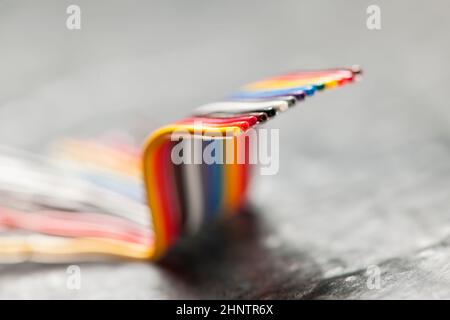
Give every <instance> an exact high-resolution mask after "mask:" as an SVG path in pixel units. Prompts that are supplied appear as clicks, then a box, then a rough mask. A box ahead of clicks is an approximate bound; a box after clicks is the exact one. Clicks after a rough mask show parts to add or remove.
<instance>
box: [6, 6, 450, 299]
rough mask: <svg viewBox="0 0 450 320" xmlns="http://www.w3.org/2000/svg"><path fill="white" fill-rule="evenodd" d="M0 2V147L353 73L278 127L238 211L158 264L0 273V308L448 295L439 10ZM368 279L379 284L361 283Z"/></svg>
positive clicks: (446, 24) (447, 144) (445, 65)
mask: <svg viewBox="0 0 450 320" xmlns="http://www.w3.org/2000/svg"><path fill="white" fill-rule="evenodd" d="M77 3H79V4H80V5H81V8H82V19H83V20H82V21H83V22H82V23H83V24H82V30H81V31H68V30H67V29H66V28H65V8H66V7H67V5H69V4H71V2H70V1H54V2H44V1H40V2H39V5H38V4H37V3H36V2H33V1H28V2H27V1H0V43H1V44H2V49H1V50H0V58H1V59H0V70H2V72H1V73H0V143H1V144H7V145H14V146H17V147H22V148H26V149H30V150H35V151H42V150H43V147H44V146H46V145H47V144H48V143H49V142H51V141H52V140H53V139H54V138H55V137H58V136H62V135H63V136H71V135H79V136H89V135H95V134H97V133H99V132H103V131H105V130H110V129H116V130H128V131H132V132H134V133H135V134H137V135H138V136H142V137H143V136H144V135H145V134H147V133H148V132H150V131H151V130H152V129H154V128H155V127H156V126H157V125H159V124H162V123H165V122H168V121H169V120H171V119H174V118H177V117H180V116H182V115H184V114H187V113H189V111H190V110H191V109H192V108H193V107H195V106H197V105H199V104H201V103H205V102H210V101H213V100H214V99H217V98H218V97H221V96H223V95H225V94H227V93H229V92H230V91H232V90H233V89H235V88H236V87H238V86H239V85H241V84H243V83H245V82H247V81H249V80H254V79H258V78H260V77H262V76H265V75H270V74H275V73H278V72H280V71H285V70H291V69H298V68H323V67H330V66H341V65H351V64H354V63H359V64H361V65H362V66H363V67H364V70H365V73H366V76H365V79H364V81H363V82H361V83H358V84H356V85H354V86H350V87H347V88H345V89H341V90H337V91H330V92H326V93H324V94H320V96H319V95H317V97H314V98H312V99H310V100H309V101H307V103H304V104H301V105H299V106H298V107H297V109H296V110H292V111H290V112H289V114H286V115H283V116H281V117H279V118H278V119H277V120H275V121H273V122H272V123H271V124H270V127H273V128H280V129H281V130H280V136H281V142H282V144H281V155H280V161H281V168H280V172H279V174H277V175H276V176H271V177H264V178H262V177H257V180H256V181H255V182H254V185H253V187H254V188H253V189H252V196H251V203H252V206H251V208H249V209H248V210H247V211H248V212H245V213H243V214H242V215H241V216H239V217H235V218H233V219H230V220H229V221H226V222H224V223H223V224H221V225H218V226H214V227H212V228H211V229H210V230H208V231H206V232H205V233H203V234H202V235H201V236H199V237H198V238H196V239H192V240H191V241H190V242H189V243H185V244H183V245H182V246H180V247H179V248H177V249H176V250H175V251H176V252H173V253H172V254H171V255H170V256H169V257H168V258H167V259H166V260H165V261H164V262H163V263H161V264H159V265H153V264H150V263H136V262H133V263H128V262H121V263H89V264H82V265H81V270H82V289H81V290H79V291H69V290H67V289H66V285H65V281H66V273H65V271H66V267H67V265H50V266H47V265H37V264H22V265H18V266H17V265H11V266H8V265H6V266H1V267H0V297H1V298H46V299H47V298H125V299H134V298H197V297H204V298H327V299H335V298H383V299H387V298H450V246H449V244H450V240H449V236H450V193H449V190H450V125H449V124H450V108H449V105H448V90H447V85H448V83H450V81H449V80H450V79H449V77H450V74H449V72H448V70H449V61H448V57H449V55H450V44H449V42H448V40H447V39H448V35H447V32H448V30H449V29H450V21H449V20H448V17H447V16H448V10H449V6H448V3H447V2H445V1H433V2H432V4H431V3H426V2H422V1H395V2H394V1H376V4H378V5H380V6H381V10H382V30H380V31H369V30H367V28H366V25H365V20H366V13H365V11H366V8H367V6H368V5H369V4H374V3H375V2H374V1H343V0H342V1H320V2H319V1H307V2H302V1H283V2H282V3H281V2H280V1H256V0H255V1H246V2H245V4H244V3H242V1H226V2H225V1H223V2H220V3H219V2H213V1H189V2H187V1H177V2H176V1H160V2H158V3H157V2H149V3H147V2H146V4H143V2H140V1H127V2H126V3H125V2H123V1H117V2H115V1H103V2H101V1H77ZM371 265H377V266H378V267H379V268H380V271H381V288H380V289H374V290H370V289H369V288H368V287H367V279H368V275H367V274H366V270H367V268H368V267H369V266H371Z"/></svg>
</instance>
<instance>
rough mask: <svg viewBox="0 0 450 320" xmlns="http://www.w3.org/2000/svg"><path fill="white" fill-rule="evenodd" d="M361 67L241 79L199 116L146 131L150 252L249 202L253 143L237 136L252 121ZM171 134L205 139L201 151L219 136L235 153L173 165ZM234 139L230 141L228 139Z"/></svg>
mask: <svg viewBox="0 0 450 320" xmlns="http://www.w3.org/2000/svg"><path fill="white" fill-rule="evenodd" d="M360 72H361V71H360V69H359V68H356V67H355V68H348V69H330V70H322V71H298V72H291V73H287V74H284V75H280V76H275V77H270V78H268V79H265V80H262V81H258V82H255V83H251V84H249V85H246V86H244V87H243V88H242V89H240V90H239V91H238V92H237V93H235V94H233V95H232V96H231V97H230V98H229V99H227V100H226V101H222V102H217V103H212V104H207V105H204V106H201V107H199V108H198V109H196V110H195V111H194V117H190V118H187V119H184V120H181V121H178V122H175V123H174V124H172V125H169V126H166V127H163V128H161V129H159V130H157V131H155V132H154V133H153V134H152V135H151V136H150V137H149V138H148V140H147V142H146V144H145V147H144V155H143V168H144V181H145V185H146V191H147V200H148V204H149V206H150V209H151V213H152V221H153V225H154V232H155V237H154V239H155V243H154V245H155V250H154V253H155V255H154V256H153V257H152V258H153V259H157V258H159V257H160V256H162V255H163V254H164V253H166V251H167V250H168V249H169V248H170V247H171V246H172V245H173V244H174V243H176V241H177V240H178V239H179V238H181V237H182V236H183V235H185V234H189V233H191V232H193V231H196V230H198V229H199V228H200V226H201V225H202V224H205V223H208V222H209V221H211V220H215V219H217V218H218V217H220V216H222V215H226V214H229V213H232V212H236V211H238V209H239V208H240V207H241V206H242V205H243V204H244V203H245V199H246V190H247V186H248V184H249V179H250V173H249V171H250V167H251V166H250V165H249V161H248V154H249V152H250V149H251V147H250V146H249V144H248V143H239V139H244V141H245V139H246V133H247V132H248V130H249V129H250V128H253V127H255V126H256V125H257V124H259V123H261V122H264V121H266V120H267V119H269V118H272V117H274V116H275V115H277V114H279V113H282V112H284V111H286V110H288V109H289V108H290V107H292V106H293V105H294V104H295V103H296V102H298V101H301V100H303V99H304V98H305V97H306V96H309V95H312V94H314V93H315V92H316V91H320V90H324V89H329V88H334V87H336V86H340V85H343V84H346V83H349V82H352V81H353V80H354V78H355V76H356V75H357V74H359V73H360ZM258 115H259V116H258ZM261 115H262V116H261ZM174 136H178V137H183V138H184V141H183V143H185V144H189V143H191V144H193V145H195V143H198V142H199V141H200V142H201V143H200V146H201V151H202V152H204V151H207V149H208V148H211V149H212V147H211V146H214V145H215V144H216V148H214V149H215V150H223V153H222V154H221V156H219V158H222V159H225V158H226V157H227V155H231V157H232V158H233V159H232V161H230V163H228V162H226V163H225V162H224V161H223V162H222V163H219V164H217V163H211V164H207V163H202V164H196V163H195V161H193V163H189V164H186V163H183V164H178V165H174V164H173V163H170V161H171V157H170V156H171V151H172V150H173V148H174V142H173V141H172V140H173V138H174ZM230 140H231V142H232V143H227V142H230ZM217 144H220V146H219V147H217ZM230 145H231V147H229V146H230ZM230 148H231V149H230ZM238 148H241V149H238ZM239 153H243V154H245V155H246V157H247V158H246V161H245V162H244V163H239V162H238V161H237V154H239ZM189 156H191V155H189ZM174 172H178V174H175V173H174Z"/></svg>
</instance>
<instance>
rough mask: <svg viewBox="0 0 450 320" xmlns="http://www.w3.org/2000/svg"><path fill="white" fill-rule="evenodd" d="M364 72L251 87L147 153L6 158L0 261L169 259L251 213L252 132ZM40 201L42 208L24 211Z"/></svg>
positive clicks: (112, 148) (95, 149) (104, 147)
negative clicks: (216, 224)
mask: <svg viewBox="0 0 450 320" xmlns="http://www.w3.org/2000/svg"><path fill="white" fill-rule="evenodd" d="M359 73H360V70H359V68H356V67H355V68H341V69H328V70H321V71H298V72H290V73H286V74H283V75H279V76H275V77H270V78H267V79H264V80H261V81H258V82H254V83H251V84H248V85H246V86H244V87H242V88H241V89H240V90H239V91H238V92H236V93H235V94H233V95H231V96H230V97H228V98H227V99H225V100H224V101H221V102H216V103H211V104H207V105H204V106H201V107H199V108H197V109H196V110H195V111H194V113H193V115H192V116H190V117H188V118H185V119H182V120H180V121H176V122H174V123H172V124H170V125H166V126H164V127H162V128H160V129H158V130H156V131H154V132H153V133H152V134H151V135H150V136H149V138H148V139H147V141H146V143H145V145H144V149H143V151H142V152H141V151H140V150H138V149H136V148H135V147H133V146H130V145H129V144H120V143H117V142H112V143H111V142H108V143H105V142H102V143H98V142H95V141H84V142H79V141H75V140H67V141H66V142H65V143H64V144H63V146H62V149H61V150H63V152H62V153H63V154H64V155H65V157H66V158H71V159H72V160H73V159H77V161H74V162H72V164H71V165H67V163H65V164H60V162H58V165H57V167H58V168H59V170H58V171H57V172H54V169H52V170H53V171H51V170H50V169H48V168H47V166H49V164H48V163H46V162H45V161H41V160H39V161H36V160H35V159H33V160H31V159H26V158H27V157H24V156H20V157H19V156H16V157H13V158H11V159H9V158H4V159H3V158H0V165H1V164H2V162H1V161H3V162H4V163H5V165H4V166H3V168H7V170H4V174H1V173H2V172H0V203H2V205H3V206H1V207H0V233H2V234H3V233H4V234H5V235H2V236H0V257H8V256H17V257H22V259H23V260H41V261H44V260H45V261H55V260H58V259H59V258H61V259H64V258H76V257H78V258H79V257H80V256H86V255H92V254H95V255H98V254H101V255H107V256H110V255H112V256H122V257H128V258H137V259H152V260H156V259H158V258H160V257H162V256H163V255H164V254H165V253H166V252H167V251H168V249H169V248H171V247H172V246H173V245H174V244H175V243H177V241H178V240H180V239H181V238H183V236H185V235H191V234H194V233H196V232H198V230H199V229H200V228H201V227H202V226H203V225H205V224H208V223H210V222H211V221H214V220H217V219H218V218H219V217H221V216H226V215H230V214H233V213H235V212H238V211H239V209H240V208H241V207H242V206H243V205H244V204H245V202H246V193H247V189H248V185H249V180H250V177H251V173H250V171H251V167H252V166H251V161H250V157H251V154H252V150H253V147H254V146H252V143H254V140H252V139H250V132H251V131H252V130H251V129H253V128H255V127H256V126H258V125H260V124H262V123H264V122H266V121H267V120H269V119H271V118H273V117H275V116H276V115H278V114H280V113H282V112H284V111H286V110H288V109H290V108H291V107H293V106H294V105H295V104H296V103H297V102H298V101H301V100H303V99H305V97H308V96H311V95H313V94H314V93H315V92H316V91H321V90H324V89H328V88H334V87H337V86H341V85H343V84H346V83H350V82H352V81H353V80H354V79H355V76H356V75H357V74H359ZM61 150H60V151H61ZM205 153H206V154H208V155H210V157H212V158H213V159H212V160H214V161H210V160H211V159H210V160H209V161H207V159H204V157H203V156H202V155H204V154H205ZM24 159H26V160H24ZM30 163H32V165H30ZM63 163H64V162H63ZM76 163H77V164H76ZM30 167H33V168H31V169H30ZM52 167H55V164H54V163H52ZM14 168H16V169H17V172H16V173H14ZM0 170H1V167H0ZM19 172H20V174H19ZM42 172H46V175H45V179H44V180H43V178H42V176H41V175H39V174H38V173H42ZM68 172H69V173H70V172H72V173H75V174H73V175H71V174H69V173H68ZM18 175H21V176H22V177H24V179H22V180H21V179H17V177H18ZM27 175H28V176H27ZM66 176H69V177H67V181H66V180H65V178H64V177H66ZM74 176H75V177H76V179H75V178H74ZM8 177H10V178H8ZM27 177H28V178H27ZM33 178H35V179H37V180H39V181H40V182H39V183H35V184H33V183H32V182H30V181H32V179H33ZM43 181H45V183H44V182H43ZM142 181H143V183H142ZM37 195H39V205H35V206H34V207H33V206H31V205H29V206H28V207H27V206H26V205H25V204H24V205H23V206H24V207H25V209H23V208H18V205H17V203H21V201H22V202H23V203H32V202H33V201H34V202H36V199H37ZM11 203H13V204H14V205H10V204H11ZM146 204H148V207H149V208H150V216H151V221H150V222H149V221H148V218H146V215H147V216H148V207H147V206H146ZM146 219H147V221H146ZM2 230H3V231H2ZM11 231H14V232H11ZM5 232H6V233H5Z"/></svg>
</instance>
